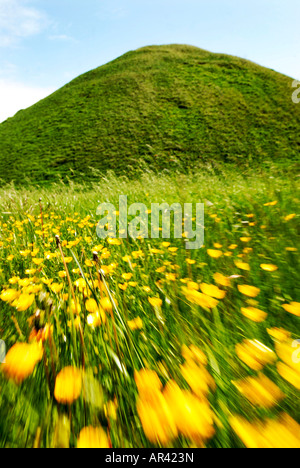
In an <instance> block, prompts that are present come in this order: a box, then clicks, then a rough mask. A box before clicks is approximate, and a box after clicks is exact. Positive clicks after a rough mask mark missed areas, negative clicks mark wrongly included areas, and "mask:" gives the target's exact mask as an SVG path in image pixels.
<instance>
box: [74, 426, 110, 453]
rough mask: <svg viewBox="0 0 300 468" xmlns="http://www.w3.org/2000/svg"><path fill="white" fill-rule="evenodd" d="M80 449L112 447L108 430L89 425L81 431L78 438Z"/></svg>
mask: <svg viewBox="0 0 300 468" xmlns="http://www.w3.org/2000/svg"><path fill="white" fill-rule="evenodd" d="M77 448H78V449H99V448H110V444H109V440H108V437H107V434H106V432H105V431H104V429H102V427H92V426H88V427H85V428H83V429H82V430H81V431H80V434H79V437H78V440H77Z"/></svg>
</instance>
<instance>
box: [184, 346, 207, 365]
mask: <svg viewBox="0 0 300 468" xmlns="http://www.w3.org/2000/svg"><path fill="white" fill-rule="evenodd" d="M181 354H182V357H183V358H184V359H185V360H186V361H190V360H194V361H195V362H198V363H199V364H202V365H203V366H206V365H207V357H206V355H205V354H204V352H203V351H202V350H201V349H200V348H198V347H197V346H195V345H190V346H189V347H187V346H186V345H183V346H182V348H181Z"/></svg>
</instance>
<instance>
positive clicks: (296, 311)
mask: <svg viewBox="0 0 300 468" xmlns="http://www.w3.org/2000/svg"><path fill="white" fill-rule="evenodd" d="M282 307H283V308H284V310H286V311H287V312H289V313H290V314H293V315H296V316H297V317H300V303H299V302H291V303H290V304H283V306H282Z"/></svg>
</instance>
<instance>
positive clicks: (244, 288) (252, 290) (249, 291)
mask: <svg viewBox="0 0 300 468" xmlns="http://www.w3.org/2000/svg"><path fill="white" fill-rule="evenodd" d="M238 290H239V291H240V293H242V294H244V295H245V296H248V297H257V296H258V295H259V293H260V289H258V288H256V287H255V286H248V285H246V284H238Z"/></svg>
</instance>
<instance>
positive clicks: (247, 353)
mask: <svg viewBox="0 0 300 468" xmlns="http://www.w3.org/2000/svg"><path fill="white" fill-rule="evenodd" d="M235 350H236V354H237V355H238V357H239V358H240V360H241V361H243V362H244V363H245V364H247V366H249V367H250V368H251V369H253V370H255V371H259V370H262V369H263V367H264V366H265V365H267V364H273V363H274V362H275V361H276V354H275V353H274V351H272V350H271V349H269V348H267V347H266V346H265V345H264V344H262V343H260V342H259V341H257V340H244V341H243V342H242V343H239V344H237V345H236V348H235Z"/></svg>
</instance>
